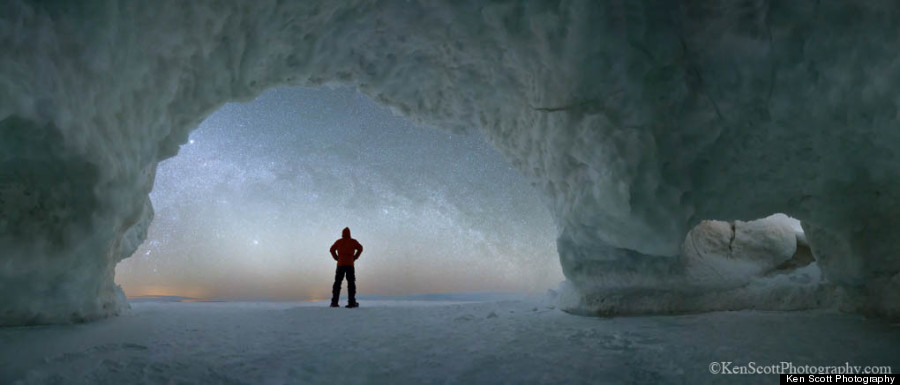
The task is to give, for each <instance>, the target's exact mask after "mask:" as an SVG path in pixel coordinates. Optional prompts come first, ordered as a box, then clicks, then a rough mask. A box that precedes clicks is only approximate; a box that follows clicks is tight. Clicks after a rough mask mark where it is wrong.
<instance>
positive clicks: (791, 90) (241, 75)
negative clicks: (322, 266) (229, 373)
mask: <svg viewBox="0 0 900 385" xmlns="http://www.w3.org/2000/svg"><path fill="white" fill-rule="evenodd" d="M898 17H900V9H898V5H897V3H896V2H894V1H890V0H873V1H866V2H852V1H828V2H819V1H812V0H809V1H802V0H801V1H790V2H769V1H764V0H760V1H749V2H748V1H737V0H718V1H690V0H682V1H651V0H645V1H611V2H596V1H590V0H583V1H571V2H560V3H557V2H538V1H534V2H531V1H526V2H521V1H498V2H491V3H484V2H481V1H474V0H472V1H453V2H441V3H436V2H431V1H409V2H371V1H341V2H334V1H304V2H280V1H275V0H269V1H254V2H244V1H237V0H234V1H220V2H184V1H152V2H149V1H148V2H132V1H116V0H106V1H97V2H85V3H77V4H75V3H71V2H36V1H35V2H26V1H22V0H11V1H9V2H7V3H6V4H5V5H4V9H3V12H2V14H0V48H2V50H3V52H4V54H3V56H2V57H0V139H2V140H0V148H2V152H0V157H2V158H0V162H2V163H0V250H2V251H3V255H2V259H3V263H2V264H0V292H2V293H4V296H5V297H6V298H4V300H3V301H2V302H0V324H7V325H8V324H22V323H32V322H61V321H69V320H78V319H90V318H95V317H102V316H106V315H109V314H115V313H116V312H118V311H119V309H120V307H122V306H125V304H124V303H122V302H121V296H117V294H116V288H115V284H114V281H113V267H114V266H115V264H116V263H117V262H118V261H119V260H121V259H123V258H125V257H127V256H129V255H130V254H131V253H132V252H133V250H134V249H135V247H136V245H137V244H138V243H139V242H140V241H141V239H142V238H143V236H144V234H145V231H146V227H147V223H148V222H149V220H150V219H151V217H152V209H151V207H150V204H149V201H148V199H147V194H148V191H150V189H151V188H152V184H153V177H154V172H155V169H156V165H157V163H158V162H159V161H160V160H161V159H165V158H167V157H171V156H173V155H175V154H176V153H177V151H178V146H179V145H180V144H181V143H184V142H185V140H186V138H187V135H188V132H189V131H190V130H191V129H192V128H194V127H196V125H197V124H198V123H199V122H200V121H201V120H202V119H203V118H204V117H205V116H206V115H207V114H209V113H210V112H211V111H213V110H214V109H216V108H217V107H218V106H220V105H221V104H222V103H224V102H227V101H232V100H242V99H246V98H250V97H252V96H254V95H257V94H258V93H259V92H260V91H261V90H263V89H265V88H267V87H271V86H277V85H283V84H289V85H310V86H311V85H321V84H342V85H350V86H356V87H358V88H359V89H360V90H361V91H362V92H364V93H365V94H367V95H369V96H370V97H372V98H373V99H374V100H376V101H378V102H380V103H383V104H385V105H388V106H391V107H392V108H394V109H395V110H396V111H397V112H399V113H402V114H404V115H407V116H409V117H410V118H412V119H415V120H417V121H419V122H422V123H426V124H431V125H435V126H439V127H443V128H446V129H449V130H480V131H481V132H482V133H483V134H484V136H485V137H486V138H487V140H488V141H490V142H491V143H492V144H493V145H495V146H496V147H497V148H498V149H499V150H500V151H501V152H502V153H503V154H504V155H505V156H507V157H508V158H509V159H510V160H511V161H512V162H513V164H514V165H515V166H516V167H517V168H518V169H519V170H520V171H521V172H522V173H524V174H525V175H526V176H528V177H529V178H531V180H532V181H533V183H534V184H535V185H536V188H538V189H539V190H540V191H541V193H543V196H544V197H545V200H546V203H547V205H548V206H549V207H550V209H551V211H552V212H553V213H554V215H555V217H556V220H557V223H558V225H559V229H560V235H559V240H558V250H559V254H560V261H561V263H562V267H563V270H564V272H565V274H566V276H567V277H568V279H569V280H570V281H571V283H572V285H573V287H574V288H576V289H577V290H578V292H579V293H581V294H582V295H584V296H585V298H586V299H585V301H582V302H580V303H582V304H586V303H589V302H598V301H599V302H603V301H607V300H614V299H615V298H620V296H621V295H622V294H621V292H618V291H609V290H607V288H609V287H621V288H632V289H634V290H636V291H640V292H643V293H645V294H646V295H650V294H647V293H654V292H655V293H658V294H659V295H661V296H671V295H675V294H672V292H670V291H669V290H670V289H671V288H672V287H673V286H677V285H678V284H680V283H681V282H683V281H684V279H685V277H686V275H685V270H684V261H683V259H682V258H681V257H680V250H681V246H682V242H683V240H684V239H685V235H686V234H687V232H688V230H689V229H691V228H692V227H693V225H695V224H697V223H699V222H700V221H701V220H702V219H720V220H728V221H731V220H736V219H740V220H750V219H753V218H760V217H763V216H766V215H769V214H771V213H774V212H783V213H786V214H788V215H790V216H792V217H795V218H798V219H800V220H802V221H803V227H804V229H805V230H806V231H805V234H806V237H807V239H808V242H809V245H810V247H811V249H812V251H813V253H814V254H815V255H816V260H817V266H819V267H820V268H821V269H822V272H823V273H824V279H826V280H827V281H828V282H829V283H830V285H837V286H839V287H840V290H842V291H845V292H846V293H847V294H848V295H849V296H850V297H852V298H854V299H855V301H856V302H855V303H856V305H854V307H855V308H856V309H858V310H861V311H866V312H872V313H876V314H882V315H893V316H898V315H900V308H898V306H900V300H898V298H897V296H898V293H900V275H898V272H900V258H897V252H898V251H900V250H898V248H900V246H898V244H897V243H896V242H894V241H893V240H894V239H896V238H897V231H898V230H897V229H900V223H898V221H900V215H898V214H900V212H898V211H900V208H898V205H897V204H896V202H898V201H900V185H898V184H900V175H898V174H900V167H898V164H897V163H898V159H897V157H896V155H895V154H896V150H895V149H896V146H897V144H898V143H900V130H897V117H898V112H897V111H898V110H900V109H898V103H900V98H898V97H897V92H896V89H897V87H896V86H897V84H898V83H900V61H898V60H897V59H898V57H900V56H898V55H900V54H898V52H900V41H898V39H900V34H897V33H896V23H895V20H897V19H898ZM771 257H772V258H775V257H776V256H771ZM698 271H699V270H698ZM697 286H700V287H697V288H695V289H696V290H695V291H694V293H693V294H690V293H682V294H678V295H676V296H675V297H671V298H670V297H665V298H669V299H671V301H670V302H669V306H671V307H672V310H678V308H679V306H680V305H678V304H679V303H685V304H687V303H693V304H694V305H691V306H688V305H685V306H686V307H687V308H690V309H694V308H695V307H696V308H700V309H715V308H718V307H719V306H720V305H716V304H717V303H728V301H726V300H725V299H726V297H727V295H726V294H723V293H726V291H725V289H723V288H722V287H721V286H720V285H717V284H713V283H710V284H708V285H706V284H705V283H703V282H701V283H699V284H698V285H697ZM744 289H746V290H749V286H748V287H745V288H744ZM729 290H730V289H729ZM735 295H736V294H735ZM706 296H720V297H721V301H723V302H715V303H709V304H707V305H702V301H701V302H698V301H700V300H699V299H698V298H706ZM801 297H802V298H806V297H804V296H799V297H795V296H788V297H787V298H801ZM659 298H663V297H659ZM717 298H719V297H717ZM765 298H768V297H765ZM747 301H749V302H748V303H746V304H745V305H747V306H754V307H763V308H766V307H769V306H770V305H771V304H770V303H768V302H761V301H763V300H759V301H757V300H754V299H752V298H749V297H748V298H747ZM738 302H739V301H738ZM735 303H737V302H735ZM579 306H581V305H579ZM585 306H586V305H585ZM582 310H585V311H590V310H591V309H590V308H589V307H584V308H582Z"/></svg>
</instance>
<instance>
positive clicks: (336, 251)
mask: <svg viewBox="0 0 900 385" xmlns="http://www.w3.org/2000/svg"><path fill="white" fill-rule="evenodd" d="M362 251H363V247H362V245H360V244H359V242H357V241H356V240H355V239H353V238H350V228H349V227H345V228H344V231H343V233H342V234H341V239H338V240H337V241H335V242H334V244H333V245H331V257H332V258H334V260H335V261H337V270H335V272H334V286H332V287H331V307H339V306H338V297H340V296H341V282H342V281H343V280H344V275H346V276H347V291H349V292H350V293H349V294H350V299H349V301H347V307H359V304H358V303H357V302H356V272H355V271H354V269H353V262H354V261H356V260H357V259H359V256H360V254H362Z"/></svg>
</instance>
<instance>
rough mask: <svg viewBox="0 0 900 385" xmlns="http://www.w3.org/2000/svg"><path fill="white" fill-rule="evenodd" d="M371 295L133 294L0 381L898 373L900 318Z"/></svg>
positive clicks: (14, 343)
mask: <svg viewBox="0 0 900 385" xmlns="http://www.w3.org/2000/svg"><path fill="white" fill-rule="evenodd" d="M363 298H365V297H363ZM360 302H361V304H362V307H361V308H359V309H345V308H340V309H332V308H329V307H328V302H327V301H322V302H293V303H287V302H174V301H133V302H132V312H131V314H130V315H126V316H122V317H118V318H112V319H108V320H104V321H100V322H94V323H87V324H78V325H63V326H37V327H15V328H2V329H0V363H2V364H0V383H2V384H8V383H13V384H15V383H24V384H32V383H34V384H45V383H53V384H55V383H65V384H68V383H74V384H166V383H222V384H285V383H303V384H326V383H327V384H333V383H373V384H386V383H394V384H396V383H460V384H470V383H479V384H495V383H509V384H521V383H570V384H574V383H591V384H598V383H604V384H609V383H674V384H679V383H767V384H771V383H776V382H777V381H778V380H777V379H776V377H775V376H774V375H728V376H726V375H712V374H710V371H709V368H710V363H711V362H719V361H730V362H733V364H732V365H734V366H735V367H736V366H738V365H746V364H748V363H749V362H755V363H756V364H758V365H769V364H776V365H780V363H781V362H782V361H785V362H791V363H793V364H794V365H797V366H799V365H844V364H845V363H849V364H850V365H861V366H866V365H889V366H892V368H893V370H894V371H896V370H898V368H900V327H898V326H900V325H897V324H890V323H887V322H884V321H878V320H867V319H865V318H863V317H861V316H857V315H847V314H840V313H836V312H830V311H815V312H760V311H740V312H718V313H708V314H697V315H683V316H653V317H618V318H591V317H580V316H574V315H570V314H567V313H564V312H561V311H559V310H557V309H555V308H554V307H553V306H552V305H551V304H550V302H548V301H547V300H546V299H544V298H533V297H525V296H509V295H506V296H489V295H488V296H482V297H478V296H475V297H473V296H466V295H460V296H453V295H443V296H441V295H438V296H419V297H408V298H403V299H372V298H371V297H370V299H369V300H361V301H360Z"/></svg>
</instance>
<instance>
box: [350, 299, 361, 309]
mask: <svg viewBox="0 0 900 385" xmlns="http://www.w3.org/2000/svg"><path fill="white" fill-rule="evenodd" d="M354 307H359V303H358V302H356V301H351V302H350V303H348V304H347V308H348V309H349V308H354Z"/></svg>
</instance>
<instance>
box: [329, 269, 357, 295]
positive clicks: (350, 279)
mask: <svg viewBox="0 0 900 385" xmlns="http://www.w3.org/2000/svg"><path fill="white" fill-rule="evenodd" d="M344 274H346V275H347V289H348V291H349V292H350V303H354V302H356V272H355V271H354V269H353V266H338V267H337V270H335V271H334V286H332V287H331V302H334V303H337V301H338V298H340V296H341V281H343V280H344Z"/></svg>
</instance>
